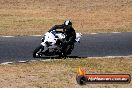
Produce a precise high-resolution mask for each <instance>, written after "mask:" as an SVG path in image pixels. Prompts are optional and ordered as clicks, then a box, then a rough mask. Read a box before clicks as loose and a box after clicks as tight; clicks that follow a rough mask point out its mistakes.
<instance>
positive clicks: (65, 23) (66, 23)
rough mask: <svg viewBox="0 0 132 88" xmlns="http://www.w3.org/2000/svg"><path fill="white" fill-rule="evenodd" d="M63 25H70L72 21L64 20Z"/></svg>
mask: <svg viewBox="0 0 132 88" xmlns="http://www.w3.org/2000/svg"><path fill="white" fill-rule="evenodd" d="M64 25H66V26H68V25H72V22H71V21H70V20H66V21H65V22H64Z"/></svg>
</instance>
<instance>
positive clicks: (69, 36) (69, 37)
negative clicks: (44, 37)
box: [49, 24, 76, 44]
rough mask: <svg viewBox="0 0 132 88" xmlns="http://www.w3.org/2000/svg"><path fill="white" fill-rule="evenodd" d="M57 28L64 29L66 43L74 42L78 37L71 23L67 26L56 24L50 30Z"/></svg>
mask: <svg viewBox="0 0 132 88" xmlns="http://www.w3.org/2000/svg"><path fill="white" fill-rule="evenodd" d="M56 29H63V32H64V34H65V36H66V37H65V41H64V42H65V43H66V44H72V43H74V41H75V39H76V32H75V30H74V28H73V27H72V26H70V25H68V26H65V25H64V24H62V25H55V26H53V27H52V28H51V29H50V30H49V31H52V30H56Z"/></svg>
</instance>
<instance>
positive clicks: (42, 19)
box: [0, 0, 132, 35]
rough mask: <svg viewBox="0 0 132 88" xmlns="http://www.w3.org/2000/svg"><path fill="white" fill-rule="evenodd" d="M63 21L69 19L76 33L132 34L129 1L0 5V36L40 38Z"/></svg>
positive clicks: (28, 0)
mask: <svg viewBox="0 0 132 88" xmlns="http://www.w3.org/2000/svg"><path fill="white" fill-rule="evenodd" d="M65 19H72V21H73V24H74V25H73V26H74V28H75V29H76V31H78V32H83V33H91V32H129V31H132V1H131V0H66V1H62V0H50V1H49V0H1V1H0V35H34V34H43V33H44V32H46V31H47V30H48V29H49V28H50V27H51V26H53V25H55V24H61V23H63V21H64V20H65Z"/></svg>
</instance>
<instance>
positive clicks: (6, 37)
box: [1, 36, 15, 38]
mask: <svg viewBox="0 0 132 88" xmlns="http://www.w3.org/2000/svg"><path fill="white" fill-rule="evenodd" d="M1 37H6V38H10V37H15V36H1Z"/></svg>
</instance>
